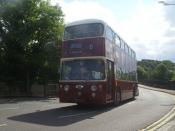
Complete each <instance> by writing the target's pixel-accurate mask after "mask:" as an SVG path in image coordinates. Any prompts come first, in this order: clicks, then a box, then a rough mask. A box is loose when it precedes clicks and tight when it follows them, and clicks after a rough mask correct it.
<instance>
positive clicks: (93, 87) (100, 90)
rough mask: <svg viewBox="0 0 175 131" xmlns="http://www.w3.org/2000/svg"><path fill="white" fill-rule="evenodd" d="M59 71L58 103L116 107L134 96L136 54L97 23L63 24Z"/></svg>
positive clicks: (94, 20)
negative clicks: (111, 104)
mask: <svg viewBox="0 0 175 131" xmlns="http://www.w3.org/2000/svg"><path fill="white" fill-rule="evenodd" d="M60 71H61V76H60V81H59V98H60V102H68V103H78V104H107V103H114V104H118V103H119V102H121V101H123V100H127V99H131V98H135V96H136V95H138V86H137V73H136V54H135V52H134V51H133V50H132V49H131V48H130V47H129V46H128V45H127V44H126V42H125V41H124V40H122V38H121V37H119V35H118V34H117V33H115V32H114V31H113V30H112V29H111V27H110V26H109V25H108V24H106V23H105V22H104V21H101V20H97V19H89V20H81V21H76V22H73V23H70V24H68V25H66V27H65V31H64V38H63V42H62V58H61V69H60Z"/></svg>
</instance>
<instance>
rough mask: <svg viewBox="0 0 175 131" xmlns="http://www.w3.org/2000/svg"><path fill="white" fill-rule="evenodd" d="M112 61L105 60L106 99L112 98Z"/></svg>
mask: <svg viewBox="0 0 175 131" xmlns="http://www.w3.org/2000/svg"><path fill="white" fill-rule="evenodd" d="M113 78H114V62H111V61H109V60H107V99H112V90H113V88H112V87H113Z"/></svg>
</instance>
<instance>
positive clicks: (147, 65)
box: [138, 60, 175, 83]
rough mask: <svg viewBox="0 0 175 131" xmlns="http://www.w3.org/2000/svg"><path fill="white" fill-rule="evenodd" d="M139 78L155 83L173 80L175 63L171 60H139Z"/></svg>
mask: <svg viewBox="0 0 175 131" xmlns="http://www.w3.org/2000/svg"><path fill="white" fill-rule="evenodd" d="M144 74H146V75H144ZM138 80H139V81H149V82H153V83H154V82H159V83H162V82H169V81H173V80H175V64H174V63H173V62H171V61H169V60H164V61H155V60H142V61H138Z"/></svg>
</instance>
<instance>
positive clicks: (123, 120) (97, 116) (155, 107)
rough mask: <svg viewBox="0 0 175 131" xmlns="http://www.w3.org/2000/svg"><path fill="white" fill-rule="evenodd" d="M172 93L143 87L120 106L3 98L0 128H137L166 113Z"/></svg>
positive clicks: (107, 130) (40, 130)
mask: <svg viewBox="0 0 175 131" xmlns="http://www.w3.org/2000/svg"><path fill="white" fill-rule="evenodd" d="M174 104H175V101H174V100H173V98H172V96H170V95H167V94H165V93H162V92H156V91H152V90H147V89H142V88H140V96H138V97H136V100H132V101H127V102H124V103H122V104H121V105H119V106H117V107H112V106H107V107H79V106H77V105H76V104H65V103H59V100H58V99H57V98H51V99H39V98H37V99H36V98H26V99H24V98H23V99H22V98H20V99H19V98H18V99H10V100H8V101H7V100H1V101H0V131H136V130H139V129H142V128H144V127H146V126H148V125H150V124H152V123H153V122H155V121H157V120H158V119H160V118H161V117H162V116H164V115H165V114H166V113H168V111H170V110H171V108H172V107H173V106H174Z"/></svg>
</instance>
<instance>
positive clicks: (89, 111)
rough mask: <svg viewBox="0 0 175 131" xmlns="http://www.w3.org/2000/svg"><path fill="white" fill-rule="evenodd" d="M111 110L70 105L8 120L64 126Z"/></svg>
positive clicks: (106, 107) (109, 108) (109, 107)
mask: <svg viewBox="0 0 175 131" xmlns="http://www.w3.org/2000/svg"><path fill="white" fill-rule="evenodd" d="M126 102H128V101H126ZM126 102H124V103H122V104H121V105H119V106H117V107H116V108H119V107H120V106H122V105H123V104H125V103H126ZM113 108H114V107H113V106H105V107H95V106H93V107H92V106H78V105H72V106H67V107H60V108H56V109H49V110H44V111H36V112H32V113H28V114H22V115H18V116H13V117H9V118H8V119H10V120H15V121H20V122H27V123H33V124H41V125H46V126H66V125H70V124H73V123H76V122H80V121H83V120H85V119H93V118H94V116H96V115H99V114H102V113H104V112H107V111H110V110H111V109H113Z"/></svg>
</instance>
